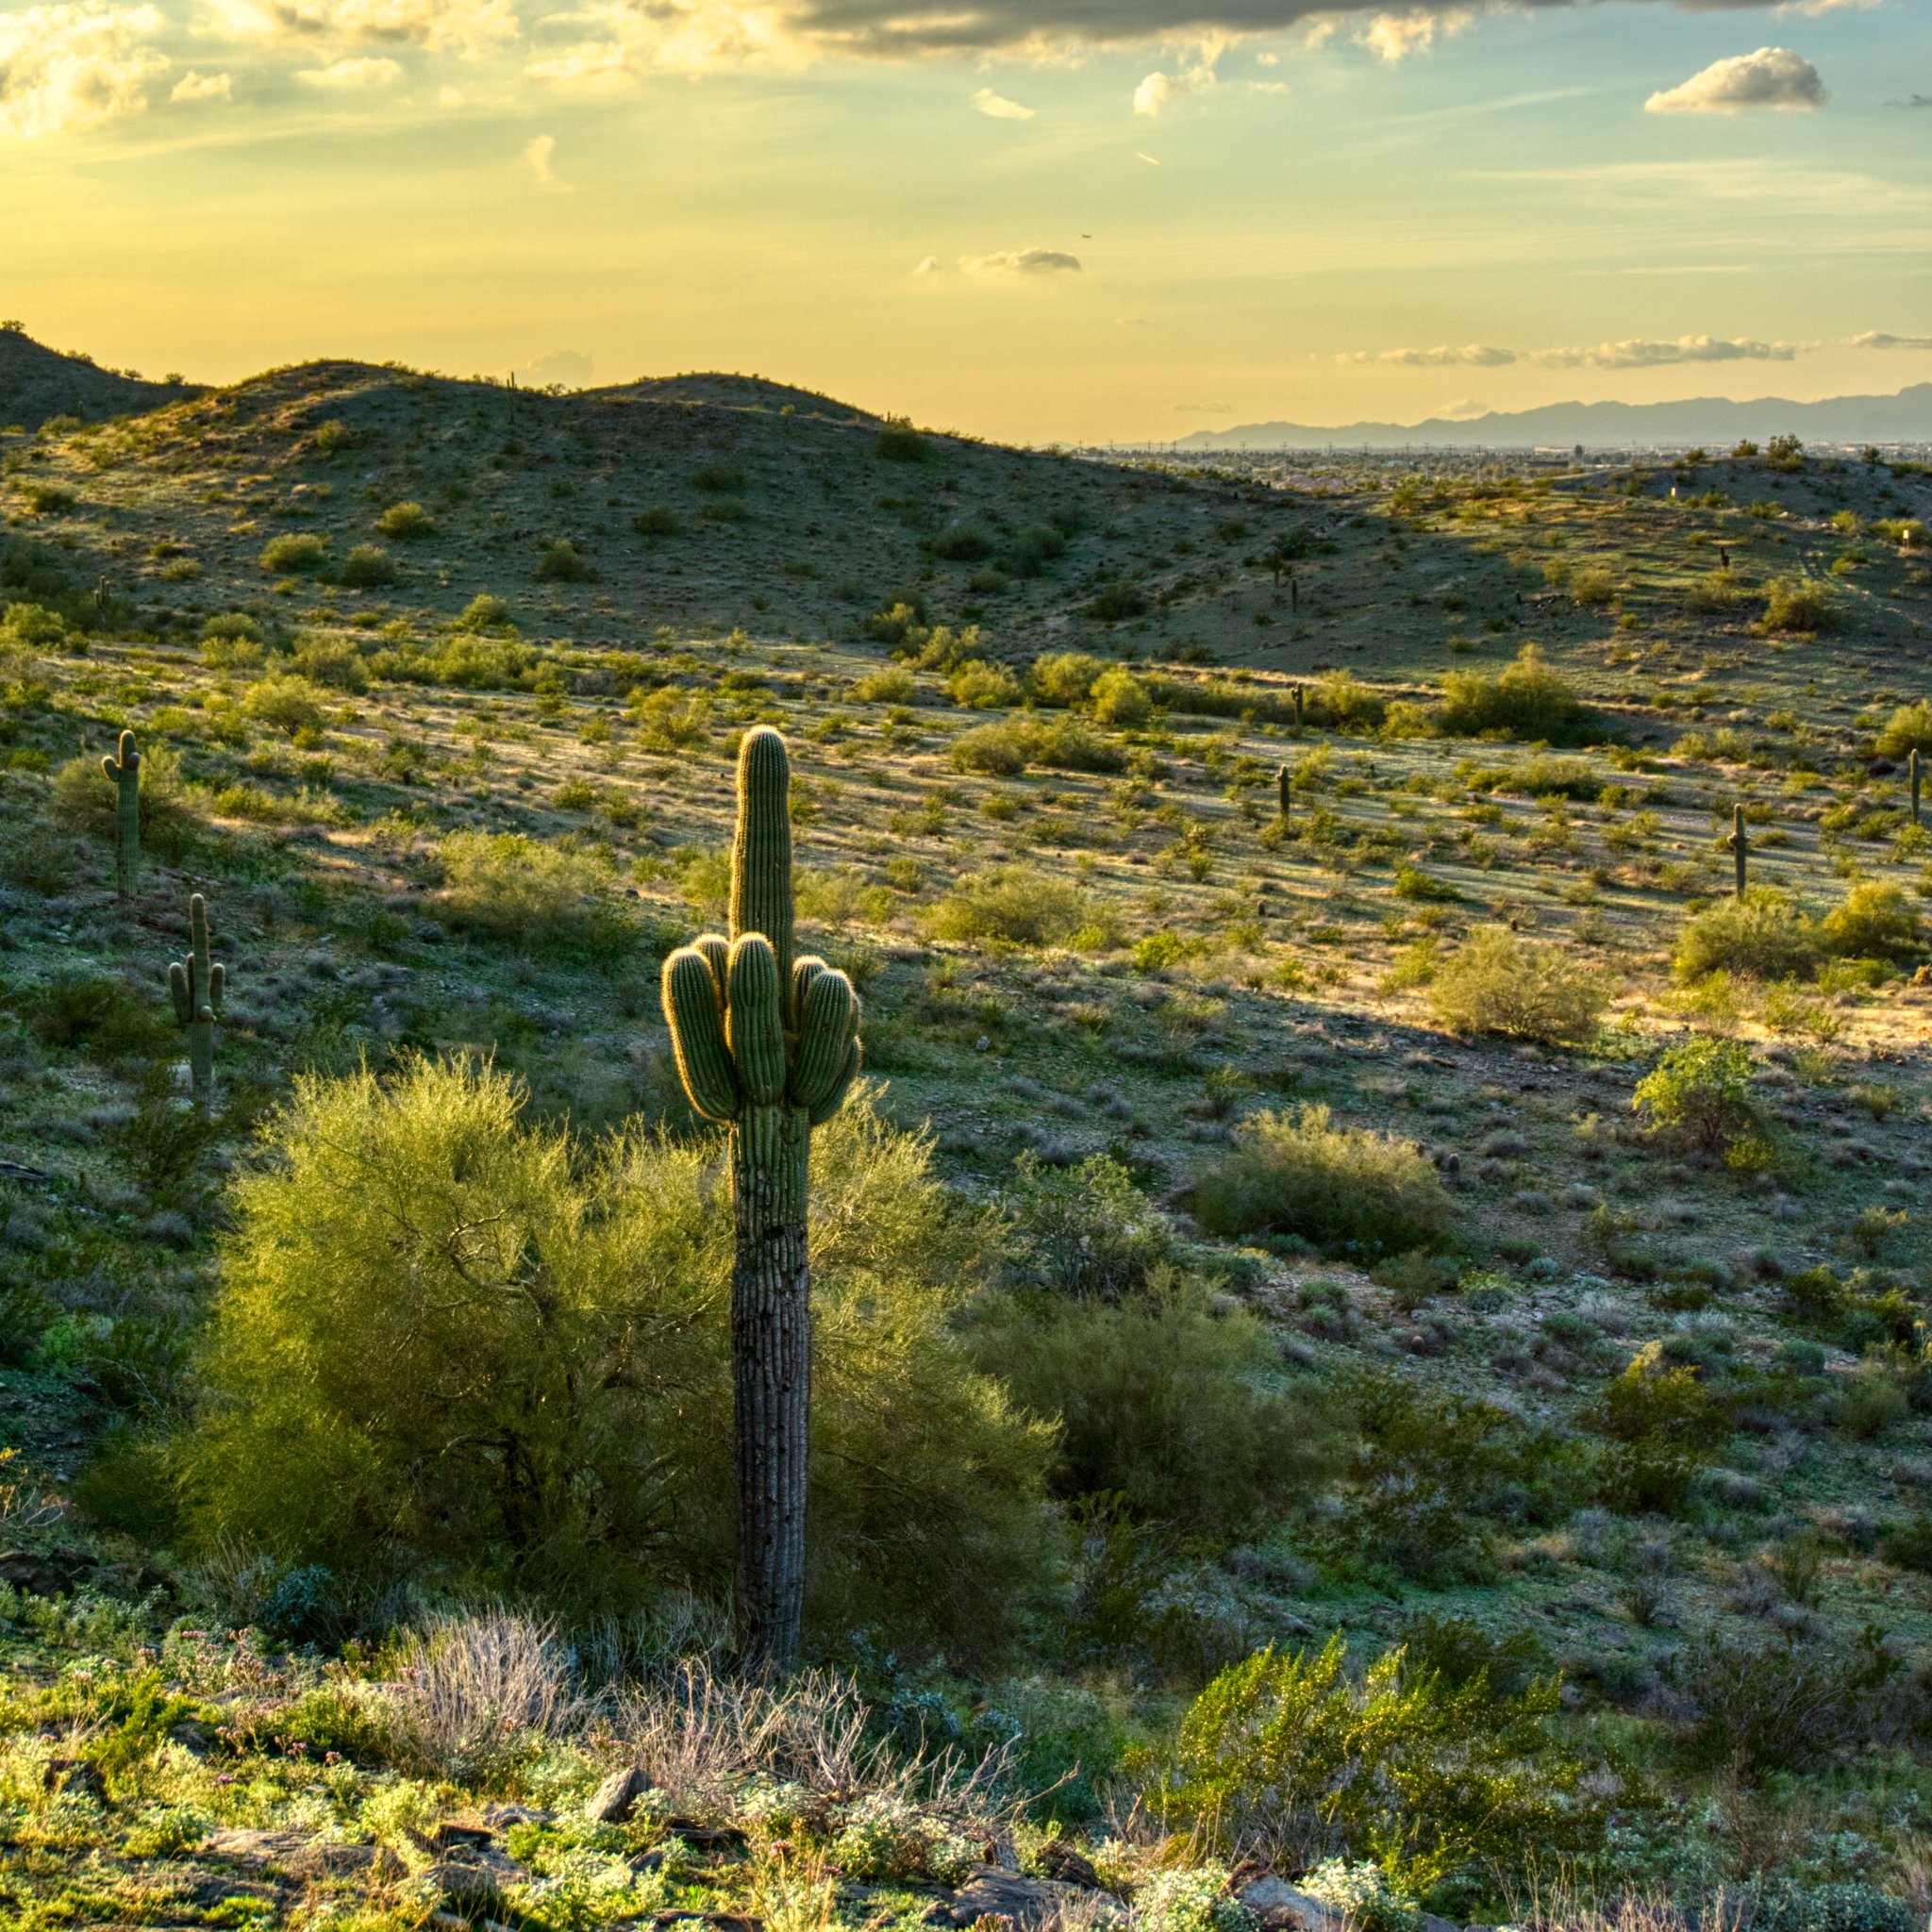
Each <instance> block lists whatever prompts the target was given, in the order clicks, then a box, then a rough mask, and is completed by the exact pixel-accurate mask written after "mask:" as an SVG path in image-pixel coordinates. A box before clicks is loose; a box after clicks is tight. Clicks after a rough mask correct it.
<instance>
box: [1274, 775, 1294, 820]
mask: <svg viewBox="0 0 1932 1932" xmlns="http://www.w3.org/2000/svg"><path fill="white" fill-rule="evenodd" d="M1293 796H1294V785H1293V781H1292V780H1291V777H1290V776H1289V770H1288V767H1287V766H1286V765H1277V766H1276V767H1275V769H1274V797H1275V802H1276V803H1277V804H1278V805H1279V806H1280V807H1281V816H1282V817H1283V818H1286V817H1287V816H1288V808H1289V804H1290V802H1291V799H1292V798H1293Z"/></svg>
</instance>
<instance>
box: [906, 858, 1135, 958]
mask: <svg viewBox="0 0 1932 1932" xmlns="http://www.w3.org/2000/svg"><path fill="white" fill-rule="evenodd" d="M926 928H927V930H928V931H929V932H930V933H931V935H932V937H933V938H934V939H939V940H1004V941H1006V942H1007V943H1008V944H1009V945H1016V946H1059V945H1067V944H1070V943H1074V942H1076V941H1082V940H1084V939H1086V938H1089V937H1091V938H1092V939H1093V941H1095V942H1096V943H1097V942H1099V941H1100V940H1102V939H1103V938H1104V936H1105V933H1106V930H1107V927H1106V922H1105V918H1104V915H1103V912H1102V909H1101V908H1100V906H1099V903H1098V902H1097V901H1096V900H1095V899H1094V897H1093V895H1092V894H1091V892H1088V891H1083V890H1082V889H1081V888H1080V887H1079V886H1076V885H1074V883H1073V882H1072V881H1071V880H1070V879H1062V878H1056V877H1055V876H1054V875H1053V874H1050V873H1045V872H1041V870H1040V869H1039V868H1038V867H1037V866H1032V865H1024V864H1013V865H996V866H993V867H991V869H990V870H988V871H986V872H974V873H968V874H966V875H965V876H964V877H963V878H961V879H960V881H959V882H958V885H957V886H955V887H954V888H953V890H952V891H950V892H949V893H948V894H947V895H946V896H945V897H944V898H943V899H941V901H940V903H939V904H938V905H937V906H935V907H934V908H933V909H932V911H931V913H930V914H929V915H928V917H927V921H926Z"/></svg>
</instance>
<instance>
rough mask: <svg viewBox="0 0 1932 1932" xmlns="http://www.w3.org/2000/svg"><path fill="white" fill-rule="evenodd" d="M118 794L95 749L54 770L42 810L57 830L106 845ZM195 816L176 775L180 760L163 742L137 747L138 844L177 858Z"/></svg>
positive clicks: (188, 840) (191, 833)
mask: <svg viewBox="0 0 1932 1932" xmlns="http://www.w3.org/2000/svg"><path fill="white" fill-rule="evenodd" d="M118 803H119V793H118V791H117V788H116V787H115V784H114V781H113V780H112V779H111V778H109V777H108V774H106V773H105V772H104V771H102V769H101V755H100V754H99V753H98V752H83V753H81V755H80V756H79V757H78V758H69V759H68V761H67V762H66V763H65V764H64V765H62V766H61V767H60V768H59V769H58V771H57V772H56V773H55V774H54V782H53V785H52V787H51V788H50V790H49V791H48V794H47V812H48V816H49V817H50V818H51V819H52V820H53V822H54V824H56V825H58V827H59V828H60V829H61V830H62V831H66V832H76V833H79V834H81V835H82V836H83V837H85V838H87V839H90V840H97V841H100V843H101V845H102V847H103V848H104V849H105V848H106V847H107V845H108V841H111V840H112V838H113V837H114V814H115V811H116V808H117V806H118ZM199 824H200V819H199V817H198V815H197V813H196V812H195V810H194V808H193V807H192V804H191V803H190V799H189V792H188V787H187V785H186V784H185V783H184V782H183V780H182V777H181V759H180V758H179V756H178V755H177V754H176V753H175V752H174V751H173V750H171V749H170V748H169V747H168V746H167V745H165V744H155V745H148V744H143V745H142V749H141V843H142V851H143V852H146V853H148V854H150V855H152V856H153V857H154V858H162V859H176V858H181V857H183V855H184V854H186V852H187V851H188V849H189V847H190V846H191V845H192V843H193V842H194V835H195V831H196V828H197V827H198V825H199Z"/></svg>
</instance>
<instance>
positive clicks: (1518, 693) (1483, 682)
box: [1437, 644, 1591, 744]
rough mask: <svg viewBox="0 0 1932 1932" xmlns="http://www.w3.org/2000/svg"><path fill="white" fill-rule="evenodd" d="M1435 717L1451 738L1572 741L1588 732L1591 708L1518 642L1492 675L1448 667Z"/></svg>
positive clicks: (1529, 646)
mask: <svg viewBox="0 0 1932 1932" xmlns="http://www.w3.org/2000/svg"><path fill="white" fill-rule="evenodd" d="M1442 685H1443V696H1442V704H1441V709H1440V710H1439V712H1438V713H1437V723H1438V724H1439V726H1440V728H1441V730H1443V731H1444V732H1446V733H1448V734H1449V735H1450V736H1451V737H1453V738H1518V739H1526V740H1532V741H1542V742H1545V743H1549V744H1572V743H1575V742H1576V741H1579V740H1580V739H1582V738H1584V737H1585V736H1587V735H1588V731H1589V727H1590V723H1591V714H1590V711H1589V708H1587V707H1586V706H1585V705H1584V703H1583V701H1582V700H1581V699H1580V698H1579V697H1578V696H1577V695H1576V693H1575V692H1574V691H1572V690H1571V689H1570V687H1569V686H1568V685H1567V684H1565V683H1564V682H1563V680H1562V678H1561V677H1559V676H1558V675H1557V673H1556V672H1554V671H1553V670H1551V669H1550V667H1549V665H1548V664H1547V663H1546V662H1545V661H1544V659H1543V654H1542V652H1541V650H1539V649H1538V648H1537V646H1536V645H1535V644H1524V647H1523V649H1522V650H1521V651H1519V652H1518V653H1517V654H1516V661H1515V662H1514V663H1513V664H1510V665H1507V667H1505V669H1503V670H1501V671H1499V672H1498V673H1497V674H1496V675H1494V676H1493V677H1491V676H1489V675H1486V674H1484V673H1482V672H1480V671H1452V672H1451V673H1450V674H1449V675H1448V676H1447V677H1445V678H1444V679H1443V681H1442Z"/></svg>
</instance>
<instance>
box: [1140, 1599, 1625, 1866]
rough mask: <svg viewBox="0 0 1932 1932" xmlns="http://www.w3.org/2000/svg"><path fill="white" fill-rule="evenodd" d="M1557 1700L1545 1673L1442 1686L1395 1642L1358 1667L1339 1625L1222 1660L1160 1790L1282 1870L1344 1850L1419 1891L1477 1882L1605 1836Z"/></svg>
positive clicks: (1224, 1837)
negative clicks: (1311, 1644) (1494, 1684)
mask: <svg viewBox="0 0 1932 1932" xmlns="http://www.w3.org/2000/svg"><path fill="white" fill-rule="evenodd" d="M1558 1708H1559V1698H1558V1687H1557V1683H1556V1681H1555V1680H1554V1679H1545V1680H1541V1681H1538V1682H1534V1683H1532V1684H1530V1685H1529V1686H1527V1687H1526V1688H1525V1689H1524V1690H1522V1691H1517V1692H1515V1693H1514V1694H1507V1695H1506V1694H1500V1693H1498V1692H1497V1691H1494V1690H1493V1689H1492V1688H1491V1685H1490V1684H1489V1682H1488V1680H1487V1679H1486V1678H1483V1677H1480V1676H1478V1677H1476V1678H1474V1679H1472V1680H1470V1681H1469V1682H1467V1683H1465V1684H1461V1685H1457V1686H1451V1685H1449V1684H1448V1683H1446V1682H1445V1681H1444V1680H1443V1678H1442V1677H1441V1675H1440V1674H1436V1673H1434V1672H1431V1671H1428V1670H1426V1669H1422V1668H1414V1669H1411V1668H1409V1667H1408V1664H1407V1657H1406V1655H1405V1653H1404V1651H1403V1650H1402V1649H1401V1648H1399V1647H1398V1648H1396V1649H1393V1650H1390V1651H1385V1652H1384V1653H1383V1655H1382V1656H1381V1657H1378V1658H1376V1660H1375V1661H1374V1663H1373V1664H1371V1665H1370V1666H1369V1668H1368V1670H1367V1671H1366V1672H1364V1673H1362V1674H1359V1675H1357V1674H1356V1673H1355V1672H1354V1671H1352V1670H1351V1669H1350V1668H1349V1665H1348V1652H1347V1645H1346V1642H1345V1641H1344V1639H1343V1637H1342V1635H1341V1632H1340V1631H1337V1632H1336V1634H1335V1635H1334V1636H1333V1637H1331V1638H1330V1639H1329V1640H1328V1641H1327V1642H1326V1643H1325V1644H1324V1645H1323V1646H1322V1648H1321V1649H1319V1650H1317V1649H1313V1648H1309V1649H1307V1650H1302V1651H1296V1652H1288V1653H1284V1652H1280V1651H1276V1650H1274V1649H1273V1648H1272V1647H1271V1648H1270V1649H1267V1650H1264V1651H1260V1652H1258V1653H1257V1655H1255V1656H1254V1657H1249V1658H1248V1660H1247V1661H1246V1662H1245V1663H1241V1664H1237V1665H1235V1666H1233V1667H1232V1668H1230V1669H1228V1670H1225V1671H1223V1672H1222V1673H1221V1674H1220V1675H1219V1676H1218V1677H1216V1678H1215V1679H1214V1680H1213V1682H1212V1683H1210V1684H1209V1685H1208V1688H1207V1689H1206V1690H1205V1691H1202V1693H1201V1694H1200V1696H1199V1697H1198V1698H1196V1699H1195V1701H1194V1703H1193V1705H1192V1706H1191V1708H1190V1709H1189V1711H1188V1713H1187V1715H1186V1716H1185V1717H1184V1718H1183V1719H1182V1720H1181V1727H1180V1736H1179V1739H1178V1740H1177V1742H1176V1745H1175V1751H1174V1772H1173V1775H1172V1779H1171V1782H1170V1784H1169V1786H1168V1789H1167V1791H1166V1796H1167V1800H1168V1804H1169V1806H1170V1807H1171V1810H1172V1812H1173V1814H1174V1816H1175V1818H1176V1820H1177V1821H1178V1822H1184V1823H1187V1824H1191V1825H1192V1826H1193V1828H1194V1829H1195V1830H1196V1832H1198V1833H1199V1834H1201V1835H1202V1836H1203V1837H1205V1838H1206V1839H1207V1840H1208V1841H1209V1842H1210V1843H1212V1844H1215V1845H1225V1846H1229V1847H1234V1846H1249V1845H1264V1846H1266V1847H1268V1849H1269V1851H1270V1853H1271V1854H1272V1856H1273V1857H1274V1859H1275V1861H1276V1862H1277V1863H1278V1864H1284V1865H1286V1867H1287V1868H1288V1869H1291V1870H1299V1869H1300V1868H1301V1867H1302V1866H1304V1865H1306V1864H1309V1863H1312V1862H1314V1861H1315V1860H1316V1859H1318V1858H1320V1857H1322V1856H1323V1855H1324V1854H1332V1853H1335V1852H1338V1851H1340V1852H1347V1853H1352V1854H1354V1855H1356V1856H1357V1857H1366V1858H1372V1859H1374V1861H1375V1862H1376V1863H1377V1864H1378V1865H1379V1866H1380V1867H1381V1869H1382V1871H1383V1873H1384V1874H1386V1875H1387V1877H1388V1878H1389V1880H1390V1881H1391V1883H1392V1884H1393V1885H1395V1886H1396V1887H1398V1888H1399V1889H1401V1890H1406V1891H1408V1892H1411V1893H1414V1894H1416V1895H1418V1896H1422V1895H1425V1894H1428V1893H1430V1892H1431V1891H1434V1890H1436V1889H1437V1888H1440V1887H1445V1886H1450V1885H1453V1884H1454V1883H1455V1882H1456V1881H1457V1880H1462V1881H1465V1882H1469V1881H1474V1883H1476V1884H1478V1885H1480V1884H1481V1883H1483V1882H1484V1881H1492V1880H1493V1879H1495V1878H1496V1877H1498V1876H1500V1875H1501V1874H1504V1873H1516V1872H1521V1871H1522V1870H1523V1869H1524V1866H1525V1865H1534V1864H1535V1863H1536V1862H1538V1859H1539V1857H1540V1856H1541V1858H1542V1859H1544V1860H1557V1861H1559V1860H1560V1859H1561V1858H1562V1857H1563V1856H1564V1855H1565V1854H1566V1853H1573V1854H1574V1852H1577V1851H1581V1850H1586V1849H1588V1848H1589V1847H1591V1845H1593V1844H1594V1843H1595V1842H1596V1841H1597V1840H1598V1839H1599V1837H1600V1835H1601V1832H1602V1828H1603V1822H1604V1821H1603V1818H1602V1814H1601V1810H1600V1803H1601V1801H1600V1800H1597V1801H1593V1800H1592V1799H1591V1797H1589V1796H1588V1795H1587V1794H1586V1788H1585V1783H1584V1780H1585V1776H1586V1774H1587V1773H1588V1771H1589V1769H1590V1766H1589V1765H1588V1763H1587V1762H1586V1761H1585V1760H1583V1759H1581V1758H1579V1757H1575V1756H1574V1755H1573V1753H1572V1751H1571V1750H1570V1749H1569V1747H1567V1746H1566V1744H1565V1743H1564V1741H1563V1740H1562V1738H1561V1735H1560V1733H1559V1732H1558V1731H1557V1728H1556V1725H1555V1724H1554V1722H1553V1721H1554V1720H1555V1718H1556V1715H1557V1710H1558Z"/></svg>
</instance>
